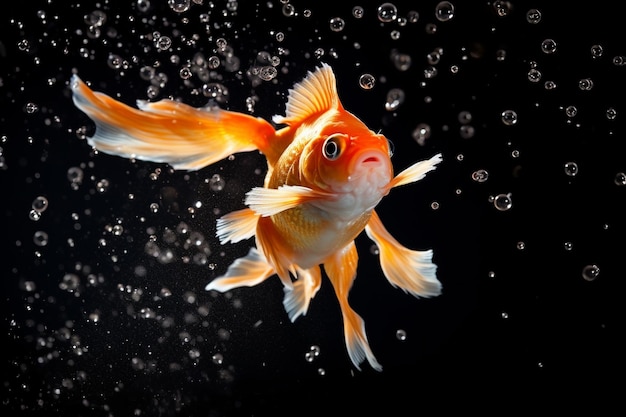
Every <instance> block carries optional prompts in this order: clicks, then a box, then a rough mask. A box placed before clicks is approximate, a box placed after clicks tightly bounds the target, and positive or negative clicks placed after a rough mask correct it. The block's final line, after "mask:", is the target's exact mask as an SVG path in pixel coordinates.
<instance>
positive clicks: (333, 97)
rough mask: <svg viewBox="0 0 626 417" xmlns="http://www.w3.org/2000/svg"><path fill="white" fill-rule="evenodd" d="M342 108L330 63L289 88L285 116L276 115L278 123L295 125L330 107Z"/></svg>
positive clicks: (274, 119)
mask: <svg viewBox="0 0 626 417" xmlns="http://www.w3.org/2000/svg"><path fill="white" fill-rule="evenodd" d="M339 108H341V103H340V102H339V97H338V96H337V83H336V80H335V74H334V73H333V70H332V68H331V67H330V66H329V65H328V64H322V66H321V67H318V68H316V69H315V72H310V71H309V73H308V75H307V76H306V78H305V79H303V80H302V81H300V82H299V83H297V84H296V85H295V86H294V87H293V88H292V89H289V97H288V98H287V105H286V109H285V116H284V117H283V116H274V117H273V118H272V120H273V121H274V123H277V124H288V125H293V124H295V123H301V122H303V121H304V120H306V119H308V118H309V117H312V116H317V115H320V114H321V113H324V112H325V111H327V110H330V109H339Z"/></svg>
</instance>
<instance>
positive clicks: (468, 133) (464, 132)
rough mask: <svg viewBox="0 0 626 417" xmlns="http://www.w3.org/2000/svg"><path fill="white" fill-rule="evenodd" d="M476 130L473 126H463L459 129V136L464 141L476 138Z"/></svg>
mask: <svg viewBox="0 0 626 417" xmlns="http://www.w3.org/2000/svg"><path fill="white" fill-rule="evenodd" d="M475 133H476V129H474V126H471V125H463V126H461V127H460V128H459V134H460V136H461V137H462V138H463V139H471V138H473V137H474V134H475Z"/></svg>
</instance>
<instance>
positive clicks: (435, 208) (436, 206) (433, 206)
mask: <svg viewBox="0 0 626 417" xmlns="http://www.w3.org/2000/svg"><path fill="white" fill-rule="evenodd" d="M430 208H431V209H433V210H439V202H438V201H433V202H432V203H430Z"/></svg>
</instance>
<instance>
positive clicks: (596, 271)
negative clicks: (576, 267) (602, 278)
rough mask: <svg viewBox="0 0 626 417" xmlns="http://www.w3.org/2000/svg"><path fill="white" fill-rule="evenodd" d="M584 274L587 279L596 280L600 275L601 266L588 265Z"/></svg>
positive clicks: (584, 269)
mask: <svg viewBox="0 0 626 417" xmlns="http://www.w3.org/2000/svg"><path fill="white" fill-rule="evenodd" d="M582 275H583V279H584V280H585V281H594V280H595V279H596V278H598V275H600V268H599V267H598V266H597V265H586V266H585V267H584V268H583V271H582Z"/></svg>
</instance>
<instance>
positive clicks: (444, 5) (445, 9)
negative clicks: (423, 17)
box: [435, 1, 454, 22]
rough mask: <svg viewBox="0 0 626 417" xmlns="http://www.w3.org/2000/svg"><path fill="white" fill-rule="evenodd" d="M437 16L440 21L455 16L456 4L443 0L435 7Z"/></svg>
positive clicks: (445, 20)
mask: <svg viewBox="0 0 626 417" xmlns="http://www.w3.org/2000/svg"><path fill="white" fill-rule="evenodd" d="M435 17H436V18H437V20H439V21H440V22H447V21H449V20H450V19H452V18H453V17H454V5H453V4H452V3H450V2H449V1H442V2H439V4H437V6H436V7H435Z"/></svg>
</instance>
